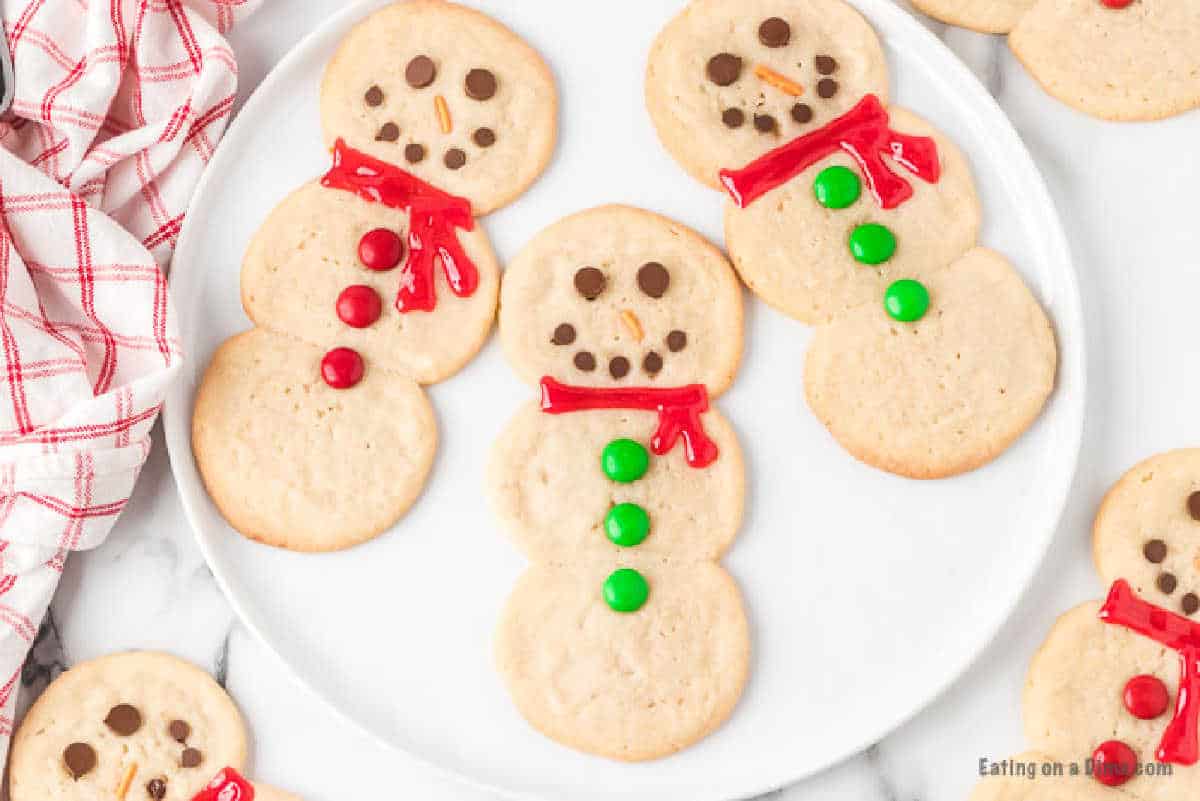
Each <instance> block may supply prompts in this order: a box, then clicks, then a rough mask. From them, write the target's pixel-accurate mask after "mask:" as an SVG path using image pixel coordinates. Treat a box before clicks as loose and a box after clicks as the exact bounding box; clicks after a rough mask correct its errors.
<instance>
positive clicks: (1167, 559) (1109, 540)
mask: <svg viewBox="0 0 1200 801" xmlns="http://www.w3.org/2000/svg"><path fill="white" fill-rule="evenodd" d="M1093 546H1094V550H1093V553H1094V556H1095V560H1096V568H1097V570H1098V571H1099V572H1100V575H1101V577H1102V578H1103V579H1104V581H1105V582H1106V583H1109V584H1111V583H1112V582H1114V581H1116V580H1117V579H1125V580H1126V581H1128V582H1129V584H1130V585H1131V586H1132V587H1133V589H1134V591H1135V592H1137V594H1138V595H1139V596H1140V597H1142V598H1144V599H1145V600H1147V601H1150V602H1151V603H1153V604H1155V605H1157V606H1160V607H1162V608H1164V609H1167V610H1169V611H1171V612H1174V613H1176V614H1179V615H1183V616H1185V617H1190V618H1192V619H1193V620H1198V621H1200V449H1196V448H1193V449H1186V450H1177V451H1170V452H1168V453H1163V454H1159V455H1158V456H1153V457H1151V458H1149V459H1147V460H1146V461H1144V462H1142V463H1141V464H1139V465H1137V466H1136V467H1134V468H1133V469H1132V470H1130V471H1129V472H1128V473H1126V474H1125V476H1123V477H1122V478H1121V480H1120V481H1118V482H1117V483H1116V484H1115V485H1114V486H1113V488H1112V489H1111V490H1109V492H1108V495H1107V496H1106V497H1105V499H1104V503H1103V504H1102V505H1101V507H1100V512H1099V513H1098V514H1097V515H1096V524H1095V530H1094V533H1093Z"/></svg>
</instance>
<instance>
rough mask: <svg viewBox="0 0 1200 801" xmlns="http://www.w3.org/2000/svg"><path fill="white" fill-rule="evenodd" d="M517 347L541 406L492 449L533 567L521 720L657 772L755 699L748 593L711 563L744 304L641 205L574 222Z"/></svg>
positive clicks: (513, 613) (721, 548)
mask: <svg viewBox="0 0 1200 801" xmlns="http://www.w3.org/2000/svg"><path fill="white" fill-rule="evenodd" d="M500 306H501V313H500V336H501V340H502V341H503V343H504V353H505V355H506V356H507V357H508V359H509V361H510V362H511V363H512V366H513V368H514V369H515V370H516V371H517V373H518V374H519V375H520V376H521V377H522V378H525V379H526V380H528V381H530V382H531V383H536V384H537V385H538V387H539V391H540V393H539V394H540V398H539V399H538V401H537V402H535V403H530V404H528V405H526V406H525V407H523V408H522V409H520V410H519V411H518V412H517V414H516V416H515V417H514V418H513V420H512V422H510V423H509V425H508V426H507V427H506V429H505V430H504V432H503V433H502V434H501V436H500V439H499V440H498V441H497V442H496V444H495V445H494V446H493V449H492V456H491V463H490V465H489V470H488V488H489V495H490V496H491V502H492V506H493V509H494V510H495V512H496V515H497V517H498V519H499V521H500V523H501V525H502V526H503V527H504V529H505V530H506V531H507V532H508V534H509V535H510V536H511V537H512V539H513V541H514V543H515V544H516V546H517V547H518V548H520V549H521V551H522V552H523V553H524V554H525V555H526V556H527V557H528V558H529V559H530V561H531V562H533V565H532V566H531V567H530V569H529V570H528V572H526V574H525V576H524V577H523V578H522V579H521V581H520V583H519V585H518V586H517V588H516V590H515V591H514V593H513V595H512V597H511V598H510V599H509V601H508V603H507V605H506V607H505V610H504V613H503V615H502V617H501V620H500V623H499V628H498V631H497V634H496V641H495V648H496V662H497V666H498V669H499V671H500V673H501V675H502V676H503V678H504V680H505V683H506V684H507V686H508V690H509V693H510V694H511V695H512V698H513V701H514V703H515V704H516V706H517V708H518V710H520V712H521V714H522V715H524V717H525V718H526V719H527V720H528V721H529V722H530V723H531V724H532V725H533V726H534V727H535V728H536V729H538V730H539V731H541V732H542V733H543V734H545V735H546V736H548V737H551V738H553V739H554V740H556V741H557V742H559V743H562V744H564V745H566V746H569V747H571V748H575V749H578V750H581V751H585V752H587V753H590V754H596V755H599V756H603V757H608V758H610V759H620V760H629V761H635V760H646V759H656V758H659V757H662V756H666V755H668V754H671V753H674V752H675V751H678V750H680V749H682V748H685V747H687V746H689V745H691V744H692V743H694V742H696V741H697V740H699V739H700V738H702V737H704V736H705V735H707V734H708V733H709V732H711V731H712V730H713V729H715V728H716V727H717V726H719V725H720V724H721V723H722V722H723V721H724V720H725V719H726V718H727V717H728V716H729V715H730V713H731V712H732V710H733V707H734V705H735V704H736V703H737V699H738V697H739V696H740V695H741V692H742V688H743V686H744V685H745V681H746V675H747V671H748V664H749V659H750V639H749V633H748V627H747V624H746V618H745V612H744V611H743V609H742V602H741V598H740V594H739V593H738V590H737V586H736V585H735V584H734V582H733V579H732V578H731V577H730V576H729V575H728V574H726V573H725V572H724V571H723V570H722V569H721V568H720V567H719V566H718V565H716V564H715V562H714V560H716V559H717V558H719V557H720V556H721V554H723V553H724V552H725V549H726V548H727V547H728V546H729V544H730V543H731V542H732V540H733V538H734V536H735V535H736V533H737V530H738V526H739V525H740V522H741V517H742V508H743V505H744V496H745V477H744V471H745V467H744V463H743V460H742V453H741V448H740V447H739V446H738V442H737V438H736V436H735V434H734V432H733V430H732V428H731V427H730V426H729V424H728V423H727V422H726V421H725V419H724V418H723V417H721V415H720V414H719V413H718V412H717V411H716V409H715V408H713V406H712V405H711V402H712V399H713V398H714V397H715V396H716V395H717V394H719V393H720V392H722V391H724V390H725V389H726V388H727V387H728V386H729V384H730V382H731V381H732V380H733V376H734V373H735V372H736V370H737V367H738V363H739V360H740V358H741V352H742V298H741V288H740V286H739V285H738V283H737V279H736V278H735V276H734V273H733V268H732V267H731V266H730V264H729V262H728V261H726V260H725V258H724V256H722V254H721V252H720V251H718V250H717V249H716V248H715V247H713V246H712V245H711V244H709V243H708V242H707V241H705V240H704V239H703V238H702V237H700V236H699V235H698V234H697V233H695V232H694V231H692V230H690V229H688V228H687V227H685V226H683V225H680V224H679V223H676V222H674V221H672V220H668V219H666V218H665V217H661V216H659V215H657V214H652V213H650V212H647V211H643V210H641V209H635V208H630V207H627V206H604V207H601V208H597V209H592V210H590V211H585V212H582V213H579V214H576V215H573V216H571V217H568V218H566V219H564V220H561V221H559V222H557V223H555V224H553V225H551V226H550V227H549V228H547V229H546V230H544V231H543V232H541V233H540V234H538V235H537V236H536V237H534V239H533V240H532V241H531V242H530V243H529V244H528V245H526V247H525V248H524V249H523V250H522V251H521V253H520V254H518V255H517V257H516V258H515V259H514V260H513V261H512V263H511V264H510V265H509V266H508V268H507V269H506V270H505V273H504V280H503V287H502V288H501V301H500Z"/></svg>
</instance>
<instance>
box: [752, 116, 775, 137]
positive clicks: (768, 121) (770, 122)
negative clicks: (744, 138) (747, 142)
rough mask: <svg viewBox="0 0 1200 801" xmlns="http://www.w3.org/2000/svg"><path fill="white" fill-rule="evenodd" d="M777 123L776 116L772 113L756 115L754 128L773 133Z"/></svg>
mask: <svg viewBox="0 0 1200 801" xmlns="http://www.w3.org/2000/svg"><path fill="white" fill-rule="evenodd" d="M776 125H777V123H776V122H775V118H774V117H772V116H771V115H770V114H755V115H754V130H756V131H758V132H759V133H773V132H774V131H775V126H776Z"/></svg>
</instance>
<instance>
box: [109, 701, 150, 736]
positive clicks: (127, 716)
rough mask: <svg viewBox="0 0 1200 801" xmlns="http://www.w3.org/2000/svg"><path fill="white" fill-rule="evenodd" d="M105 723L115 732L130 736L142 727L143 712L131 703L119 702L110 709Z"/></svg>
mask: <svg viewBox="0 0 1200 801" xmlns="http://www.w3.org/2000/svg"><path fill="white" fill-rule="evenodd" d="M104 723H105V724H106V725H107V726H108V728H110V729H112V731H113V733H114V734H116V735H119V736H121V737H128V736H129V735H131V734H133V733H134V732H136V731H137V730H138V729H140V728H142V713H141V712H139V711H137V708H136V707H132V706H130V705H129V704H117V705H116V706H114V707H113V708H112V709H110V710H108V717H106V718H105V719H104Z"/></svg>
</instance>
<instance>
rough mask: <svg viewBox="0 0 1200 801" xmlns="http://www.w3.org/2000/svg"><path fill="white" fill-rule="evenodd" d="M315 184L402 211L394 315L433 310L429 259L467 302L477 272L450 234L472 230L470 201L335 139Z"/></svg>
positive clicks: (432, 289)
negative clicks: (404, 232)
mask: <svg viewBox="0 0 1200 801" xmlns="http://www.w3.org/2000/svg"><path fill="white" fill-rule="evenodd" d="M321 185H322V186H325V187H329V188H330V189H343V190H345V191H347V192H353V193H355V194H356V195H358V196H359V197H361V198H362V199H363V200H368V201H370V202H372V203H382V204H383V205H385V206H387V207H389V208H393V209H403V208H407V209H408V211H409V216H410V218H411V219H410V222H409V232H408V252H407V254H406V255H405V258H404V264H403V265H402V266H401V270H400V276H401V277H400V291H399V293H398V294H397V295H396V310H397V311H400V312H410V311H433V309H434V307H435V306H436V305H437V297H436V294H435V292H434V288H433V278H434V258H435V257H436V258H437V259H439V260H440V261H441V264H442V271H443V272H444V273H445V274H446V281H447V282H449V284H450V289H451V290H452V291H453V292H454V294H455V295H458V296H459V297H460V298H465V297H470V296H471V295H472V294H474V292H475V290H476V289H477V288H478V287H479V270H478V269H476V267H475V264H474V262H472V261H471V259H470V258H469V257H468V256H467V254H466V253H465V252H464V251H463V249H462V245H461V244H459V241H458V234H457V232H456V229H462V230H463V231H471V230H473V229H474V228H475V218H474V217H473V216H472V215H471V202H470V201H469V200H467V199H466V198H461V197H455V196H454V195H451V194H447V193H446V192H443V191H442V190H440V189H438V188H436V187H434V186H432V185H430V184H428V183H426V182H425V181H422V180H421V179H420V178H418V177H416V176H415V175H413V174H412V173H408V172H405V171H404V170H402V169H400V168H399V167H396V166H394V165H392V164H388V163H387V162H386V161H380V160H379V159H376V158H372V157H371V156H368V155H367V154H366V153H362V152H360V151H358V150H355V149H354V148H352V147H350V146H349V145H347V144H346V143H345V142H344V141H343V140H341V139H339V140H337V143H336V144H335V145H334V148H333V167H331V168H330V170H329V172H327V173H326V174H325V177H324V178H322V179H321Z"/></svg>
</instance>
